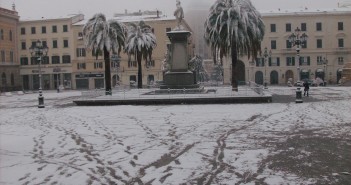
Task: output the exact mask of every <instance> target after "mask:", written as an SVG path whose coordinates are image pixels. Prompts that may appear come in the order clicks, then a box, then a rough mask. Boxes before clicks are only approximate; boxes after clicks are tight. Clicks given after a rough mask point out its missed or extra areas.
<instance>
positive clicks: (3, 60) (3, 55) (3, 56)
mask: <svg viewBox="0 0 351 185" xmlns="http://www.w3.org/2000/svg"><path fill="white" fill-rule="evenodd" d="M5 58H6V57H5V51H4V50H1V62H5Z"/></svg>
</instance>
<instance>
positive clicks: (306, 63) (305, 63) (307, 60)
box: [299, 56, 311, 66]
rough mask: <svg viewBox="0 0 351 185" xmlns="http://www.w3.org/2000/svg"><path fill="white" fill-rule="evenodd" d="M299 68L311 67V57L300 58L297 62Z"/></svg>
mask: <svg viewBox="0 0 351 185" xmlns="http://www.w3.org/2000/svg"><path fill="white" fill-rule="evenodd" d="M299 64H300V66H309V65H311V57H309V56H307V57H302V56H301V57H300V62H299Z"/></svg>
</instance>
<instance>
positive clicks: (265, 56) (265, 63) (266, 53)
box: [263, 47, 272, 89]
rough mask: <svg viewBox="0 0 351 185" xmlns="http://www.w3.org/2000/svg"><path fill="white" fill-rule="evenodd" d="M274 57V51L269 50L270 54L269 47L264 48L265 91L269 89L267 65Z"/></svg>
mask: <svg viewBox="0 0 351 185" xmlns="http://www.w3.org/2000/svg"><path fill="white" fill-rule="evenodd" d="M271 56H272V50H269V52H268V49H267V47H265V48H264V52H263V57H264V63H263V64H264V88H265V89H268V87H267V84H268V82H267V63H268V58H270V57H271Z"/></svg>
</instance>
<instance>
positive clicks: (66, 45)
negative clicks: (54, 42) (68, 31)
mask: <svg viewBox="0 0 351 185" xmlns="http://www.w3.org/2000/svg"><path fill="white" fill-rule="evenodd" d="M63 47H64V48H68V40H63Z"/></svg>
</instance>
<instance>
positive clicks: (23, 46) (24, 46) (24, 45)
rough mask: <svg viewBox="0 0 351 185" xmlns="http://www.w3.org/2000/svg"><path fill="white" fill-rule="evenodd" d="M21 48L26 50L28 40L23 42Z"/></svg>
mask: <svg viewBox="0 0 351 185" xmlns="http://www.w3.org/2000/svg"><path fill="white" fill-rule="evenodd" d="M21 49H22V50H26V49H27V46H26V42H21Z"/></svg>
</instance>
